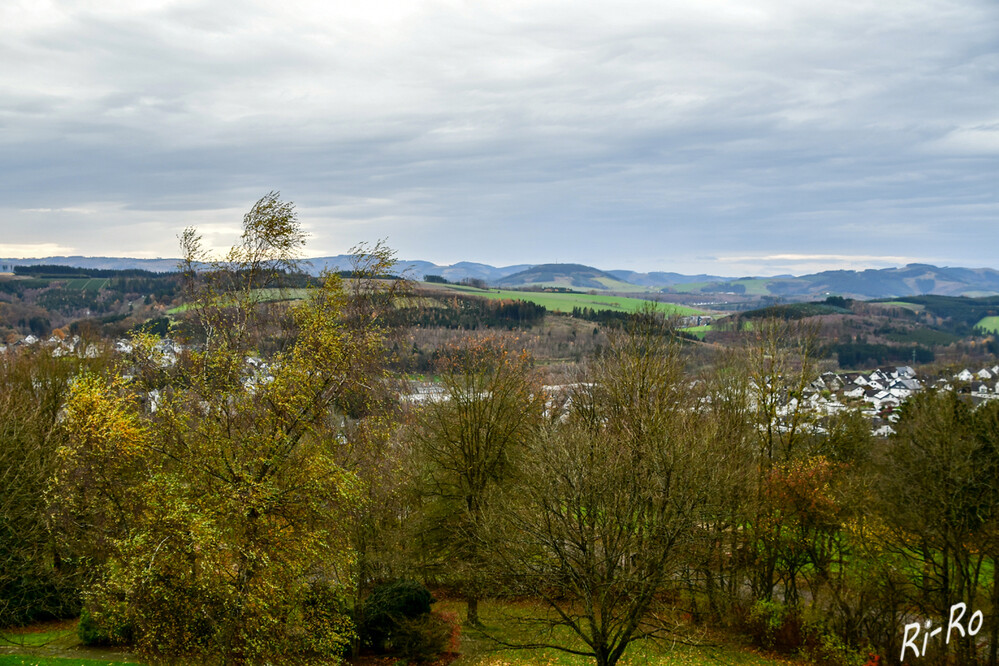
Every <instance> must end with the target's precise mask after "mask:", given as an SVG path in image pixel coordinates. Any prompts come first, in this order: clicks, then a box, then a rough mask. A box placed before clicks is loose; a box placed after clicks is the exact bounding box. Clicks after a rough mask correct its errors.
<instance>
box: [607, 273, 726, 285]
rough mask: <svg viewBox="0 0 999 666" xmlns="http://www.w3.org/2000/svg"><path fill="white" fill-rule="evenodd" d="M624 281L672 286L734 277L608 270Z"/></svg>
mask: <svg viewBox="0 0 999 666" xmlns="http://www.w3.org/2000/svg"><path fill="white" fill-rule="evenodd" d="M607 272H608V273H610V274H611V275H613V276H614V277H615V278H617V279H618V280H621V281H622V282H629V283H631V284H635V285H639V286H641V287H651V288H654V287H672V286H673V285H675V284H684V283H689V282H727V281H729V280H732V279H733V278H724V277H719V276H717V275H703V274H702V275H683V274H681V273H664V272H661V271H655V272H652V273H636V272H635V271H607Z"/></svg>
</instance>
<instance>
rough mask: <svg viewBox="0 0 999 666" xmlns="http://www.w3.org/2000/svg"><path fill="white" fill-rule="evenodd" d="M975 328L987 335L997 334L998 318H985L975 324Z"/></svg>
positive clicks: (998, 327)
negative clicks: (985, 332)
mask: <svg viewBox="0 0 999 666" xmlns="http://www.w3.org/2000/svg"><path fill="white" fill-rule="evenodd" d="M975 328H980V329H982V330H983V331H988V332H989V333H999V317H985V318H984V319H982V320H981V321H980V322H978V323H977V324H975Z"/></svg>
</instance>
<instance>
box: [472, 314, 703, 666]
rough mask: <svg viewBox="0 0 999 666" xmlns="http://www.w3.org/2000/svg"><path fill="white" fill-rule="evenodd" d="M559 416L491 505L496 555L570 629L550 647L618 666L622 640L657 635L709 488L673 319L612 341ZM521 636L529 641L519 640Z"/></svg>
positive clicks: (543, 642) (546, 642) (546, 616)
mask: <svg viewBox="0 0 999 666" xmlns="http://www.w3.org/2000/svg"><path fill="white" fill-rule="evenodd" d="M588 380H589V381H586V382H582V383H580V384H579V385H578V388H577V390H576V391H574V392H573V394H572V395H571V400H570V407H569V410H568V412H567V415H566V417H567V418H566V419H565V420H564V421H563V420H560V419H554V420H552V421H550V423H549V425H548V427H547V428H545V429H544V430H543V431H542V432H541V434H540V435H539V436H538V437H537V438H536V439H535V441H534V442H533V445H532V447H531V450H530V454H529V456H528V459H527V461H526V462H525V464H524V473H523V475H522V477H521V478H522V483H520V484H517V485H516V486H514V487H512V488H511V489H510V490H509V492H508V493H507V496H506V501H505V503H504V505H503V506H502V508H501V510H500V511H499V512H498V513H497V514H495V515H494V520H495V531H494V532H492V534H493V536H494V540H493V542H492V544H493V548H494V549H495V552H496V553H497V554H498V556H497V564H499V565H501V567H502V569H503V570H504V571H505V572H506V573H501V575H505V576H507V578H508V579H509V578H511V577H512V581H513V583H514V585H515V589H518V590H520V591H522V592H530V593H532V594H537V595H540V596H541V598H542V599H544V601H545V602H546V603H547V607H548V609H549V611H548V612H546V613H543V614H541V615H539V616H537V617H534V618H532V620H533V621H534V622H536V623H538V625H539V626H540V627H544V628H547V629H549V630H550V629H554V628H558V627H564V628H568V629H569V630H571V632H573V633H574V634H575V635H576V636H577V637H578V638H579V639H580V641H581V643H582V644H581V645H579V646H578V647H576V646H572V645H566V644H565V643H564V642H561V641H556V640H554V639H553V638H551V635H550V633H549V634H547V638H545V634H542V638H540V639H539V640H538V641H537V642H533V643H531V644H530V647H550V648H554V649H558V650H562V651H565V652H570V653H574V654H580V655H587V656H591V657H593V658H594V659H595V661H596V663H597V664H598V666H613V664H616V663H617V662H618V661H619V660H620V659H621V656H622V655H623V654H624V652H625V650H626V649H627V647H628V645H629V644H630V643H631V642H632V641H634V640H636V639H640V638H649V637H654V636H657V635H660V634H662V633H663V631H664V627H665V624H664V623H660V622H656V621H654V620H655V617H654V616H655V615H656V610H657V598H658V593H660V592H662V591H663V589H664V587H665V586H667V585H668V584H669V583H670V582H671V581H672V580H673V579H674V577H675V575H676V573H677V571H678V566H679V562H680V556H681V554H682V553H683V552H684V547H685V545H686V544H687V543H689V542H690V540H691V539H692V538H693V535H694V532H695V531H696V529H697V523H698V510H699V508H700V507H701V506H702V504H703V502H704V500H705V497H706V494H707V492H708V484H709V478H708V476H707V475H706V474H705V469H706V465H707V464H709V460H708V456H705V455H703V451H702V448H701V441H702V440H701V439H700V438H699V437H698V432H697V420H698V414H697V411H696V410H694V409H691V405H692V403H693V401H692V399H691V396H690V387H689V386H688V384H687V382H685V381H684V380H683V373H682V365H681V361H680V356H679V343H678V341H677V338H676V337H675V336H674V335H673V332H672V330H671V329H670V328H669V326H668V325H666V324H665V323H664V322H662V321H657V320H656V318H655V317H649V318H648V319H646V320H645V321H643V322H642V323H640V324H639V325H638V326H637V327H636V329H635V330H632V331H631V332H630V333H628V334H621V335H619V336H617V337H615V338H614V339H613V340H612V344H611V347H610V349H609V350H608V351H607V353H605V355H604V356H603V357H602V358H600V359H599V360H598V361H597V362H596V363H595V365H594V367H593V368H592V371H591V373H590V375H589V377H588ZM521 647H526V646H523V645H522V646H521Z"/></svg>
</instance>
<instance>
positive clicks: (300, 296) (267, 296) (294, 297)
mask: <svg viewBox="0 0 999 666" xmlns="http://www.w3.org/2000/svg"><path fill="white" fill-rule="evenodd" d="M253 291H254V296H255V297H256V299H257V303H268V302H270V301H301V300H304V299H306V298H308V296H309V291H310V290H309V289H305V288H295V289H275V288H268V289H254V290H253ZM191 307H192V305H191V304H190V303H183V304H181V305H178V306H177V307H175V308H170V309H169V310H167V314H179V313H181V312H187V311H188V310H190V309H191Z"/></svg>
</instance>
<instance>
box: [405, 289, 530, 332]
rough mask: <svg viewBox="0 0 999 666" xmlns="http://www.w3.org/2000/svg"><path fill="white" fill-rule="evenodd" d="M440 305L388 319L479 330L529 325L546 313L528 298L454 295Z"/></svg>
mask: <svg viewBox="0 0 999 666" xmlns="http://www.w3.org/2000/svg"><path fill="white" fill-rule="evenodd" d="M440 305H443V307H440V306H439V305H437V306H427V305H423V304H417V305H415V306H411V307H406V308H400V309H398V310H396V311H395V312H394V313H393V314H392V315H391V316H390V319H389V320H388V321H389V322H390V323H391V324H392V325H393V326H422V327H424V328H429V327H439V328H448V329H464V330H478V329H484V328H506V329H514V328H529V327H531V326H534V325H536V324H539V323H541V321H542V320H543V319H544V317H545V314H546V313H547V312H548V311H547V309H546V308H545V307H544V306H543V305H538V304H536V303H531V302H529V301H517V300H508V299H489V298H476V297H474V296H464V295H462V296H454V297H451V298H449V299H446V300H444V299H441V302H440Z"/></svg>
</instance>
